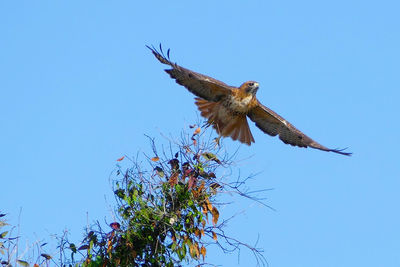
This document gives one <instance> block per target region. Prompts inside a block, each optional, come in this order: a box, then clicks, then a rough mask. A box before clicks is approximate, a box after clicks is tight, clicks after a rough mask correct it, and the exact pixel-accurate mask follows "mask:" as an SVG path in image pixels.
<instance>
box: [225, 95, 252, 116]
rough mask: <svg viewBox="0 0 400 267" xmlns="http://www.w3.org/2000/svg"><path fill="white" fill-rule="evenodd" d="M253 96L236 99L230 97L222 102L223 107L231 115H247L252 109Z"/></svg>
mask: <svg viewBox="0 0 400 267" xmlns="http://www.w3.org/2000/svg"><path fill="white" fill-rule="evenodd" d="M252 100H253V95H251V94H250V95H247V96H245V97H238V96H235V95H231V96H229V97H227V98H226V100H225V101H224V106H225V107H226V108H227V109H229V110H231V111H232V112H233V113H241V114H247V113H248V112H249V110H250V109H251V108H253V101H252Z"/></svg>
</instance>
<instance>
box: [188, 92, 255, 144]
mask: <svg viewBox="0 0 400 267" xmlns="http://www.w3.org/2000/svg"><path fill="white" fill-rule="evenodd" d="M195 100H196V101H195V104H196V105H197V107H198V109H199V110H200V114H201V115H202V116H203V117H205V118H206V119H208V122H209V123H210V124H212V125H213V127H214V129H215V130H216V131H217V133H218V134H220V135H222V136H225V137H228V136H229V137H231V138H232V139H233V140H239V141H240V142H242V143H245V144H247V145H251V143H254V138H253V135H252V134H251V132H250V128H249V124H248V123H247V118H246V115H244V114H240V115H232V114H230V115H229V117H225V116H221V115H220V114H224V109H225V107H223V106H222V105H221V103H219V102H209V101H207V100H204V99H201V98H195Z"/></svg>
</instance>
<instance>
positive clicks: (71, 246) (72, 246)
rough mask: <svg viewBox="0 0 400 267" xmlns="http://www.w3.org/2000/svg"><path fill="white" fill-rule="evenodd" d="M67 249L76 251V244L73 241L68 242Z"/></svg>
mask: <svg viewBox="0 0 400 267" xmlns="http://www.w3.org/2000/svg"><path fill="white" fill-rule="evenodd" d="M69 249H70V250H72V252H73V253H76V251H77V250H76V246H75V244H74V243H71V244H69Z"/></svg>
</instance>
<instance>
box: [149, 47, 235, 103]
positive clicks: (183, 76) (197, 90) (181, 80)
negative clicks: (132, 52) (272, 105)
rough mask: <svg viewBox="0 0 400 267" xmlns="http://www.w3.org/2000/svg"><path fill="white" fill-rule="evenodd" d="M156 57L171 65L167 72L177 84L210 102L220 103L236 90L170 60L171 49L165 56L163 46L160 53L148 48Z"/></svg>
mask: <svg viewBox="0 0 400 267" xmlns="http://www.w3.org/2000/svg"><path fill="white" fill-rule="evenodd" d="M147 48H149V49H150V50H151V52H153V54H154V56H155V57H156V58H157V59H158V60H159V61H160V62H161V63H163V64H166V65H170V66H171V67H172V69H167V70H165V71H166V72H167V73H168V74H169V75H170V76H171V77H172V78H173V79H175V80H176V82H177V83H178V84H180V85H183V86H185V87H186V88H187V89H188V90H189V91H190V92H192V93H193V94H195V95H196V96H198V97H201V98H203V99H205V100H208V101H213V102H216V101H219V100H221V99H222V98H223V97H225V96H226V95H229V94H230V93H231V90H232V89H233V88H234V87H232V86H229V85H227V84H225V83H223V82H221V81H218V80H216V79H214V78H211V77H208V76H206V75H203V74H200V73H197V72H194V71H191V70H188V69H185V68H183V67H181V66H179V65H178V64H176V63H172V62H171V61H170V59H169V49H168V51H167V56H165V55H164V53H163V51H162V48H161V45H160V52H158V51H157V50H156V49H155V48H154V47H149V46H147Z"/></svg>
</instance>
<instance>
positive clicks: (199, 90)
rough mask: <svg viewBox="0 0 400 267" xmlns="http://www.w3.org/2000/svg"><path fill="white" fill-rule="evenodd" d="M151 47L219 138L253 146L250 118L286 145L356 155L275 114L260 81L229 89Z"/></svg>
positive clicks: (265, 131) (229, 87) (225, 85)
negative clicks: (265, 101) (192, 97)
mask: <svg viewBox="0 0 400 267" xmlns="http://www.w3.org/2000/svg"><path fill="white" fill-rule="evenodd" d="M147 48H149V49H150V50H151V51H152V52H153V54H154V56H155V57H156V58H157V59H158V60H159V61H160V62H161V63H163V64H166V65H169V66H171V67H172V68H171V69H166V70H165V71H166V72H167V73H168V74H169V75H170V76H171V78H173V79H175V80H176V82H177V83H178V84H180V85H183V86H184V87H186V88H187V89H188V90H189V91H190V92H192V93H193V94H194V95H196V96H197V98H195V100H196V101H195V103H196V105H197V107H198V108H199V110H200V112H201V115H202V116H203V117H205V118H206V119H208V122H209V123H210V124H212V125H213V127H214V128H215V130H216V131H217V133H218V134H219V135H221V136H225V137H227V136H230V137H231V138H232V139H233V140H239V141H240V142H242V143H245V144H248V145H251V143H254V138H253V135H252V134H251V132H250V128H249V125H248V123H247V117H249V118H250V119H251V120H252V121H253V122H255V123H256V126H257V127H258V128H260V129H261V130H262V131H263V132H264V133H266V134H269V135H271V136H276V135H279V139H281V140H282V141H283V142H284V143H285V144H290V145H292V146H299V147H311V148H316V149H320V150H323V151H328V152H335V153H339V154H342V155H346V156H350V155H351V154H352V153H347V152H343V149H330V148H327V147H324V146H323V145H321V144H319V143H317V142H315V141H314V140H312V139H311V138H310V137H308V136H307V135H305V134H304V133H302V132H301V131H299V130H298V129H296V127H294V126H293V125H292V124H291V123H289V122H288V121H287V120H285V119H284V118H282V117H281V116H279V115H278V114H276V113H275V112H274V111H272V110H270V109H269V108H267V107H266V106H264V105H262V104H261V103H260V102H259V101H258V100H257V97H256V93H257V90H258V87H259V85H258V83H257V82H254V81H248V82H245V83H243V84H242V85H241V86H240V87H234V86H229V85H227V84H225V83H223V82H221V81H218V80H216V79H214V78H211V77H208V76H206V75H203V74H200V73H197V72H194V71H191V70H188V69H185V68H183V67H181V66H179V65H178V64H176V63H172V62H171V61H170V59H169V49H168V52H167V56H165V55H164V53H163V51H162V48H161V45H160V51H159V52H158V51H157V50H156V49H155V48H154V47H149V46H147Z"/></svg>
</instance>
